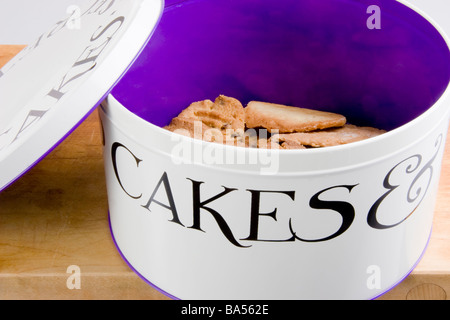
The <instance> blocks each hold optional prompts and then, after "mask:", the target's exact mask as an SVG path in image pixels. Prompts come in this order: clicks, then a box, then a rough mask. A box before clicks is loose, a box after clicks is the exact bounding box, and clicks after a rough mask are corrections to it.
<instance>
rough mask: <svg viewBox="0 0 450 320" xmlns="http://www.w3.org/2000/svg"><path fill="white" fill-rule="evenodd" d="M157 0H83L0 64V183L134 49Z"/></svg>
mask: <svg viewBox="0 0 450 320" xmlns="http://www.w3.org/2000/svg"><path fill="white" fill-rule="evenodd" d="M161 10H162V2H161V1H159V0H154V1H152V0H145V1H144V0H133V1H132V0H123V1H90V3H89V5H88V6H86V7H85V8H82V9H81V11H80V14H81V16H80V17H78V18H77V19H76V20H73V19H72V18H71V17H70V16H69V17H65V18H64V19H62V20H59V21H58V22H57V23H55V25H54V26H53V27H52V28H50V30H48V31H47V32H45V33H42V35H41V36H39V37H38V39H36V40H35V42H33V43H32V44H30V45H29V46H27V47H26V48H25V49H24V50H22V52H20V53H19V54H18V55H17V56H16V57H15V58H14V59H12V60H11V61H10V62H9V63H8V64H6V65H5V66H4V67H3V68H2V69H1V70H0V105H1V106H2V108H1V109H0V169H1V170H0V190H2V189H4V188H5V187H6V186H8V185H9V184H10V183H12V182H13V181H14V180H15V179H17V178H18V177H19V176H20V175H21V174H23V173H24V172H25V171H26V170H27V169H28V168H30V167H31V166H32V165H33V164H35V163H36V162H37V161H39V160H40V159H41V158H42V157H43V156H45V154H46V153H47V152H49V151H50V150H51V149H52V148H53V147H54V146H55V145H56V144H57V143H58V142H60V141H61V140H62V139H63V138H64V137H65V136H66V135H67V134H68V133H69V132H70V131H71V130H72V129H73V128H74V127H75V126H76V125H77V124H78V123H79V122H80V121H82V119H84V117H86V116H87V114H88V113H89V112H90V111H91V110H93V109H94V108H95V107H96V106H97V105H98V104H99V103H100V101H101V100H102V99H103V97H104V96H105V95H106V94H107V93H108V92H109V90H110V89H111V87H112V86H113V85H114V84H115V82H116V81H117V80H118V79H119V78H120V77H121V75H122V74H123V73H124V72H125V71H126V70H127V69H128V67H129V65H130V64H131V63H132V61H133V60H134V59H135V57H136V55H137V54H138V53H139V52H140V50H141V48H142V46H143V45H144V44H145V43H146V41H147V40H148V37H149V35H150V34H151V32H152V30H153V28H154V26H155V25H156V23H157V21H158V19H159V16H160V13H161Z"/></svg>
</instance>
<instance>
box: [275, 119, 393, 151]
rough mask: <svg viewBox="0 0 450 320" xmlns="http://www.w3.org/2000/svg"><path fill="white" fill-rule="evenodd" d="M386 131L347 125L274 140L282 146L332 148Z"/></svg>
mask: <svg viewBox="0 0 450 320" xmlns="http://www.w3.org/2000/svg"><path fill="white" fill-rule="evenodd" d="M385 132H386V131H384V130H380V129H376V128H371V127H358V126H355V125H351V124H346V125H345V126H343V127H340V128H333V129H327V130H322V131H315V132H296V133H289V134H278V135H275V136H274V137H273V139H278V141H280V142H281V145H282V146H283V145H285V144H286V145H290V146H294V145H296V144H297V145H302V146H306V147H314V148H319V147H331V146H337V145H342V144H347V143H351V142H356V141H361V140H365V139H368V138H372V137H375V136H378V135H380V134H383V133H385Z"/></svg>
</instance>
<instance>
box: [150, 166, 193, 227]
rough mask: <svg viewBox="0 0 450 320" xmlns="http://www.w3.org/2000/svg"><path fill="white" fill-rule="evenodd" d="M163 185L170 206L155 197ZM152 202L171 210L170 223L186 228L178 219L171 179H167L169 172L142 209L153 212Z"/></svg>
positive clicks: (164, 175)
mask: <svg viewBox="0 0 450 320" xmlns="http://www.w3.org/2000/svg"><path fill="white" fill-rule="evenodd" d="M161 185H164V189H165V190H166V196H167V200H168V201H169V205H166V204H164V203H162V202H161V201H158V200H156V199H155V195H156V193H157V192H158V190H159V188H160V187H161ZM152 202H155V203H156V204H158V205H160V206H161V207H163V208H166V209H168V210H170V211H171V212H172V220H169V221H171V222H175V223H178V224H180V225H182V226H183V227H184V225H183V224H182V223H181V222H180V219H179V218H178V212H177V208H176V206H175V201H174V199H173V194H172V188H171V187H170V183H169V178H168V177H167V172H164V173H163V175H162V176H161V179H159V182H158V184H157V185H156V187H155V189H154V190H153V193H152V195H151V196H150V199H149V200H148V202H147V204H146V205H143V206H142V207H144V208H145V209H147V210H148V211H151V210H150V205H151V204H152Z"/></svg>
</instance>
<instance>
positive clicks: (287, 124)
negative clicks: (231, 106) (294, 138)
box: [245, 101, 347, 133]
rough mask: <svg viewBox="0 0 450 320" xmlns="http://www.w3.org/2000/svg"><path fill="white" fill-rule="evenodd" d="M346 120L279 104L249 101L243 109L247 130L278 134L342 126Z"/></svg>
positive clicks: (328, 113) (321, 112) (327, 113)
mask: <svg viewBox="0 0 450 320" xmlns="http://www.w3.org/2000/svg"><path fill="white" fill-rule="evenodd" d="M346 122H347V119H346V118H345V117H344V116H342V115H339V114H335V113H331V112H323V111H317V110H311V109H305V108H297V107H290V106H285V105H280V104H273V103H266V102H259V101H251V102H250V103H249V104H248V105H247V107H246V108H245V123H246V125H247V127H248V128H258V127H263V128H266V129H267V130H268V131H269V132H274V131H277V130H278V132H279V133H291V132H308V131H314V130H319V129H327V128H332V127H340V126H343V125H344V124H345V123H346Z"/></svg>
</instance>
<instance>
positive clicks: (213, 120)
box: [178, 95, 245, 131]
mask: <svg viewBox="0 0 450 320" xmlns="http://www.w3.org/2000/svg"><path fill="white" fill-rule="evenodd" d="M178 116H179V117H182V118H190V119H196V120H200V121H202V122H203V123H204V124H206V125H207V126H209V127H211V128H217V129H220V130H227V129H231V130H242V131H243V130H244V129H245V122H244V120H245V115H244V107H243V106H242V104H241V103H240V102H239V100H237V99H234V98H230V97H227V96H224V95H220V96H218V97H217V98H216V100H215V101H214V102H212V101H211V100H203V101H198V102H194V103H192V104H191V105H190V106H189V107H187V108H186V109H185V110H183V111H182V112H181V113H180V114H179V115H178Z"/></svg>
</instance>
